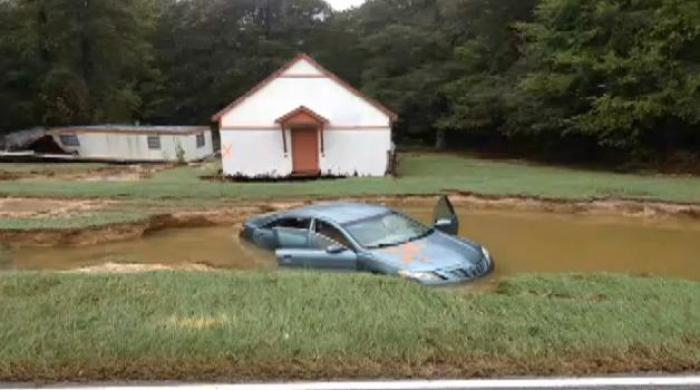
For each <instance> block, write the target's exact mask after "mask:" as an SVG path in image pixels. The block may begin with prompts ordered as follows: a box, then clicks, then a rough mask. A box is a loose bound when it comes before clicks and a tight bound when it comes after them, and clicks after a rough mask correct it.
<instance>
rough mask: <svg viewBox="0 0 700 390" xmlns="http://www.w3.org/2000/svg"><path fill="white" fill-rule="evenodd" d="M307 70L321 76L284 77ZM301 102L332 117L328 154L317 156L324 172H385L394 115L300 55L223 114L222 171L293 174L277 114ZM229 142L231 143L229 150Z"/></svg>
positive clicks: (257, 174) (337, 173)
mask: <svg viewBox="0 0 700 390" xmlns="http://www.w3.org/2000/svg"><path fill="white" fill-rule="evenodd" d="M309 75H315V76H317V77H284V76H309ZM299 106H306V107H308V108H309V109H311V110H313V111H314V112H316V113H317V114H319V115H322V116H323V117H325V118H326V119H328V121H329V125H328V129H327V130H326V131H325V133H324V136H325V155H324V156H320V157H319V163H320V168H321V171H322V173H323V174H324V175H339V176H340V175H343V176H347V175H353V174H355V173H357V174H358V175H360V176H383V175H384V174H385V173H386V168H387V153H388V151H389V150H390V149H391V145H392V144H391V118H390V117H389V116H388V115H387V114H386V113H385V112H383V111H381V110H380V109H378V108H377V107H375V106H374V105H372V104H371V103H369V102H368V101H366V100H365V99H363V98H362V97H360V96H357V95H356V94H355V93H353V92H352V91H350V90H348V89H347V88H345V87H343V86H341V85H339V84H338V83H337V82H336V81H335V80H333V79H331V78H329V77H325V76H324V75H323V73H321V72H320V71H319V70H318V69H317V68H316V67H315V66H314V65H312V64H310V63H308V62H307V61H305V60H302V61H299V62H297V63H296V64H295V65H293V66H292V67H291V68H289V69H287V70H286V71H285V72H284V73H283V74H282V77H280V78H277V79H274V80H273V81H271V82H270V83H268V84H267V85H266V86H264V87H263V88H261V89H260V90H258V91H256V92H255V93H254V94H253V95H252V96H249V97H247V98H246V99H245V100H243V101H242V102H240V103H239V104H238V105H237V106H236V107H235V108H233V109H232V110H230V111H228V112H227V113H225V114H224V115H223V116H222V117H221V119H220V128H221V149H222V160H223V170H224V174H226V175H229V176H237V175H244V176H249V177H256V176H272V177H282V176H287V175H289V174H291V173H292V156H291V153H292V150H291V134H289V132H287V155H286V156H285V155H284V152H283V150H284V149H283V146H282V134H281V130H279V125H278V124H276V123H275V120H276V119H277V118H279V117H281V116H283V115H286V114H287V113H289V112H291V111H293V110H295V109H297V108H299ZM275 129H277V130H275ZM227 147H230V148H231V152H230V153H229V155H226V148H227Z"/></svg>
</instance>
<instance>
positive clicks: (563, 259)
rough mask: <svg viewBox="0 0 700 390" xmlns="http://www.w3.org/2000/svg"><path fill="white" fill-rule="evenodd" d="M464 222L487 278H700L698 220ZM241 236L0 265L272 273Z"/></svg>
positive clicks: (227, 231) (161, 241)
mask: <svg viewBox="0 0 700 390" xmlns="http://www.w3.org/2000/svg"><path fill="white" fill-rule="evenodd" d="M404 211H405V212H406V213H407V214H409V215H412V216H414V217H416V218H417V219H420V220H422V221H424V222H428V221H429V220H430V218H431V211H430V210H428V209H427V208H424V207H423V208H404ZM460 221H461V235H462V236H465V237H469V238H472V239H473V240H475V241H478V242H480V243H482V244H484V245H486V246H487V247H488V248H489V249H490V250H491V252H492V253H493V255H494V257H495V258H496V264H497V268H496V273H495V275H493V276H491V277H490V278H489V280H496V279H499V278H500V277H502V276H509V275H513V274H519V273H559V272H576V273H581V272H584V273H585V272H612V273H627V274H635V275H640V274H641V275H658V276H666V277H676V278H684V279H692V280H700V222H698V221H697V220H695V221H693V220H691V219H688V220H684V219H653V218H648V219H645V218H629V217H605V216H586V215H573V214H555V213H548V212H524V211H504V210H482V209H469V210H463V211H461V212H460ZM237 230H238V229H237V228H236V227H233V226H224V227H207V228H193V229H189V228H185V229H172V230H166V231H161V232H157V233H153V234H150V235H148V236H146V237H144V238H143V239H140V240H131V241H124V242H114V243H106V244H99V245H94V246H84V247H51V248H46V247H30V246H26V247H20V248H18V249H14V250H12V251H10V252H9V255H8V254H5V255H4V256H5V257H6V260H5V261H4V262H3V263H2V264H0V266H1V267H3V268H5V269H20V270H66V269H75V268H80V267H86V266H93V265H100V264H104V263H140V264H166V265H168V264H169V265H182V264H191V263H198V264H206V265H209V266H212V267H217V268H225V269H242V270H253V269H274V268H275V267H276V265H275V261H274V259H273V256H271V255H270V254H269V253H266V252H263V251H261V250H258V249H257V248H254V247H252V246H251V245H249V244H245V243H241V242H240V241H239V240H238V238H237V237H236V235H235V234H236V232H237ZM7 259H9V261H8V260H7ZM3 264H4V265H3Z"/></svg>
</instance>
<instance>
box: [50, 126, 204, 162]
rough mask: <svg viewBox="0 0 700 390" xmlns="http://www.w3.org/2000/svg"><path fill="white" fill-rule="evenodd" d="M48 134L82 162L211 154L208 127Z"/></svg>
mask: <svg viewBox="0 0 700 390" xmlns="http://www.w3.org/2000/svg"><path fill="white" fill-rule="evenodd" d="M48 134H49V135H50V136H51V137H52V139H53V141H54V142H55V143H56V144H57V145H58V146H60V147H61V149H63V150H64V151H65V152H67V153H69V154H73V155H75V156H76V158H78V159H85V160H105V161H134V162H136V161H143V162H148V161H153V162H158V161H197V160H202V159H204V158H206V157H208V156H211V155H212V154H213V153H214V148H213V145H212V132H211V130H210V129H209V128H208V127H195V126H118V125H114V126H112V125H106V126H83V127H60V128H53V129H50V130H49V131H48Z"/></svg>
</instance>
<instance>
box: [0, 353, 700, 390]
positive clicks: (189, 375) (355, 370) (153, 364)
mask: <svg viewBox="0 0 700 390" xmlns="http://www.w3.org/2000/svg"><path fill="white" fill-rule="evenodd" d="M435 355H436V356H435V357H432V358H427V359H396V360H373V359H319V360H302V359H299V360H274V361H243V360H238V359H237V358H236V357H235V356H230V357H223V358H220V359H213V360H197V359H182V360H172V361H169V360H158V361H149V360H142V359H139V358H137V357H135V358H134V359H130V360H128V361H124V360H114V361H105V360H102V361H71V362H41V363H35V362H30V361H29V362H24V363H9V364H3V365H1V366H0V381H10V382H33V383H37V382H40V383H52V382H66V381H70V382H74V381H77V382H87V381H171V380H174V381H188V382H192V381H211V382H233V381H238V382H250V381H255V382H260V381H289V380H338V379H393V378H401V379H412V378H420V379H453V378H454V379H469V378H502V377H512V376H593V375H614V374H626V373H658V372H663V373H669V374H674V373H684V372H698V371H700V359H699V358H698V357H681V356H676V355H674V354H673V353H670V352H666V351H664V350H651V349H649V348H645V347H638V348H635V349H633V350H630V351H627V352H624V353H609V352H605V351H600V352H595V353H594V352H581V353H568V354H562V355H558V354H556V353H551V354H548V355H550V356H549V357H541V356H532V357H529V356H525V357H522V358H509V357H492V356H483V357H480V356H455V357H449V358H445V357H439V355H440V353H439V352H436V353H435Z"/></svg>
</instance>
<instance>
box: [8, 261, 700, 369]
mask: <svg viewBox="0 0 700 390" xmlns="http://www.w3.org/2000/svg"><path fill="white" fill-rule="evenodd" d="M0 318H2V321H0V380H48V381H52V380H79V379H92V380H99V379H151V380H154V379H189V380H195V379H199V380H216V379H229V380H235V379H251V378H255V379H258V380H259V379H283V378H304V379H313V378H338V377H342V378H352V377H398V376H400V377H406V376H420V377H434V376H448V377H452V376H490V375H499V376H502V375H522V374H527V375H533V374H567V373H576V374H591V373H609V372H624V371H644V370H654V371H658V370H666V371H680V370H698V369H700V328H699V327H698V326H697V324H698V323H700V284H698V283H693V282H686V281H668V280H662V279H645V278H631V277H617V276H585V277H584V276H550V277H534V276H530V277H520V278H517V279H514V280H510V281H506V282H503V283H502V284H501V285H500V287H499V288H498V290H497V291H496V292H492V293H483V294H467V293H464V292H460V291H456V290H438V289H428V288H424V287H421V286H418V285H415V284H411V283H407V282H403V281H401V280H397V279H388V278H381V277H372V276H363V275H356V276H350V275H326V274H323V275H321V274H296V273H281V274H280V273H270V274H236V273H224V272H218V273H170V272H168V273H151V274H140V275H76V274H14V275H7V276H2V277H0Z"/></svg>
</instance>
